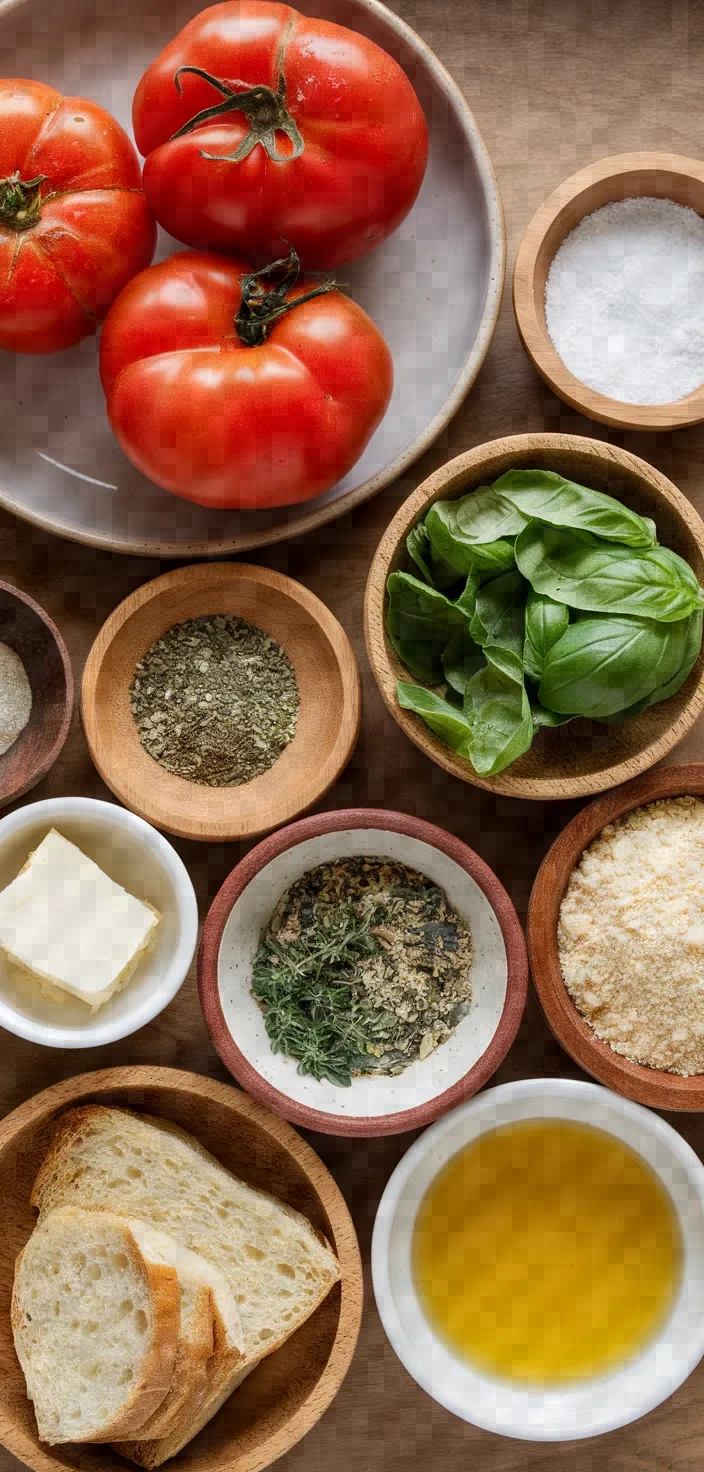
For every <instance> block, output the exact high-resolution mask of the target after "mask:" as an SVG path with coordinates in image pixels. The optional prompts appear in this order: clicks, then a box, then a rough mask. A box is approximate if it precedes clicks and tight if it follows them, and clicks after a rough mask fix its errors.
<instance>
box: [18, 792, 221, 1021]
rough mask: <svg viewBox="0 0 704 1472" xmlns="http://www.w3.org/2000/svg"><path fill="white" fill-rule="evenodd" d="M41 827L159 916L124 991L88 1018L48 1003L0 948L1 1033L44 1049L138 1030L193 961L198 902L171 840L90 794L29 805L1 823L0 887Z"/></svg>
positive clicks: (82, 1011)
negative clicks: (74, 847)
mask: <svg viewBox="0 0 704 1472" xmlns="http://www.w3.org/2000/svg"><path fill="white" fill-rule="evenodd" d="M50 828H56V829H57V831H58V832H59V833H61V834H62V835H63V837H64V838H68V839H69V840H70V841H71V843H75V844H76V845H77V847H78V848H80V849H82V850H83V852H84V853H85V854H87V855H88V857H89V858H91V859H93V860H94V861H95V863H96V864H99V865H100V867H101V869H103V870H104V872H105V873H106V874H109V875H110V878H111V879H114V880H115V882H116V883H117V884H121V885H122V886H123V887H124V888H125V889H127V890H128V891H129V892H130V894H133V895H135V896H136V897H137V899H140V900H145V901H148V902H149V903H150V904H152V905H154V906H155V908H156V909H157V910H158V911H159V913H160V914H161V916H162V920H161V923H160V925H159V926H158V928H157V931H156V937H155V941H154V944H153V946H152V947H151V949H150V950H149V951H148V952H147V954H146V955H145V956H144V957H143V958H142V960H141V961H140V963H139V965H138V966H137V968H136V970H135V972H134V975H133V976H132V977H131V979H130V981H129V982H128V984H127V986H126V987H125V988H124V991H121V992H116V994H115V995H114V996H113V997H111V998H110V1000H109V1001H108V1002H106V1003H105V1005H104V1006H103V1007H101V1008H100V1009H99V1010H98V1011H97V1012H95V1013H92V1012H91V1011H90V1009H89V1008H88V1007H87V1006H85V1004H84V1003H82V1002H80V1001H79V1000H78V999H77V998H72V997H68V996H67V998H66V1001H61V1002H54V1001H51V1000H49V999H47V998H46V997H45V996H44V994H43V993H42V992H41V991H40V989H39V988H38V987H37V988H36V989H35V987H34V986H33V985H32V983H31V981H29V979H28V978H27V979H25V978H24V977H22V976H21V975H20V973H18V972H17V971H16V970H14V969H13V968H12V967H11V966H10V964H9V962H8V960H7V958H6V956H5V955H4V953H3V952H2V951H0V1027H4V1028H6V1029H7V1031H8V1032H13V1033H16V1034H17V1036H18V1037H21V1038H28V1039H29V1041H30V1042H33V1043H43V1044H44V1046H45V1047H49V1048H95V1047H98V1046H99V1045H100V1044H101V1043H113V1042H115V1040H116V1039H117V1038H125V1037H128V1036H129V1035H130V1033H133V1032H136V1031H137V1029H138V1028H140V1027H144V1026H145V1024H146V1023H147V1022H151V1020H152V1018H153V1017H156V1016H157V1014H158V1013H159V1012H162V1011H163V1009H164V1007H166V1006H167V1004H168V1003H169V1002H170V1001H171V1000H172V998H173V997H175V995H176V993H177V991H178V990H179V987H180V986H181V984H182V982H183V981H184V980H185V977H186V973H187V972H188V968H189V966H190V964H191V961H192V960H193V954H194V951H195V947H196V940H197V938H198V906H197V903H196V897H195V892H194V889H193V885H192V884H191V881H190V879H189V877H188V873H187V872H186V869H185V867H184V865H183V864H182V862H181V860H180V858H179V856H178V854H177V853H176V851H175V849H173V848H172V847H171V844H170V843H168V842H167V840H166V839H165V838H162V836H161V834H160V833H157V831H156V829H155V828H152V827H151V826H150V824H149V823H145V822H144V820H143V819H142V818H138V817H136V816H135V814H134V813H129V812H127V811H126V809H125V808H121V807H117V806H116V805H115V804H113V803H110V802H98V801H96V800H95V799H93V798H90V797H54V798H49V799H48V800H47V801H46V802H34V803H29V804H28V805H27V806H26V807H23V808H19V809H18V810H17V811H16V812H14V813H10V814H9V815H8V816H7V817H6V818H3V819H2V820H0V889H5V888H6V887H7V885H8V884H10V883H11V881H12V880H13V879H14V878H15V877H16V875H17V874H18V873H19V871H20V869H21V868H22V865H23V864H24V863H25V861H26V859H27V858H28V856H29V854H30V853H31V852H32V851H33V850H34V849H36V848H37V846H38V845H39V844H40V843H41V841H42V839H43V838H44V837H45V836H46V834H47V833H48V832H49V829H50Z"/></svg>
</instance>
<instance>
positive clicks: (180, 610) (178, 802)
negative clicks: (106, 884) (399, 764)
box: [81, 562, 361, 842]
mask: <svg viewBox="0 0 704 1472" xmlns="http://www.w3.org/2000/svg"><path fill="white" fill-rule="evenodd" d="M216 613H234V614H237V615H239V617H240V618H244V619H246V620H247V622H248V623H252V624H255V625H256V626H257V627H258V628H263V629H265V630H266V632H267V634H271V635H272V637H273V638H274V639H276V640H277V641H278V642H279V643H280V644H282V645H283V647H284V648H285V650H286V652H287V654H288V656H289V658H290V659H291V662H292V664H293V666H294V669H295V671H296V679H297V681H298V689H299V692H300V698H301V699H300V709H299V714H298V723H297V727H296V735H295V736H294V739H293V741H291V742H290V744H289V745H288V746H287V747H286V749H285V751H283V752H282V754H281V756H280V757H279V759H278V761H276V762H274V765H273V766H272V767H270V768H269V771H268V772H263V773H262V775H261V776H260V777H255V778H254V780H253V781H252V782H247V783H245V784H243V785H242V786H241V787H203V786H200V785H199V784H198V783H195V782H188V781H186V780H185V779H184V778H183V777H174V776H172V774H171V773H170V772H167V771H166V770H165V769H164V767H161V766H159V765H158V763H157V762H155V761H154V760H153V758H152V757H150V756H148V755H147V753H146V751H145V750H144V748H143V746H142V745H141V743H140V740H139V736H138V733H137V727H136V724H135V721H134V718H133V716H132V711H131V709H130V687H131V684H132V680H133V678H134V670H135V665H136V663H137V661H138V660H139V659H141V657H142V655H143V654H146V652H147V650H148V649H150V648H151V646H152V644H153V643H154V641H155V639H159V638H160V637H161V635H162V634H165V633H166V630H167V629H170V628H171V627H172V625H173V624H176V623H181V622H183V621H184V620H185V619H189V618H198V617H199V616H200V615H201V614H216ZM81 700H82V714H83V725H84V728H85V733H86V739H87V741H88V746H89V748H90V754H91V756H92V758H93V761H94V762H95V765H96V767H97V768H98V771H99V772H100V775H101V777H102V778H103V781H105V782H107V785H108V787H109V788H110V789H111V790H112V791H113V792H114V793H115V796H116V797H119V799H120V802H122V803H124V804H125V807H128V808H131V809H132V811H133V812H135V813H139V815H140V817H142V818H146V819H147V820H148V822H150V823H153V824H154V825H155V826H156V827H157V828H165V829H166V830H167V832H168V833H176V834H178V835H179V836H180V837H182V838H199V839H203V840H213V841H221V842H222V841H229V840H234V839H240V838H252V837H254V836H255V834H259V833H266V832H268V831H269V829H270V828H278V827H279V826H280V825H281V824H282V823H289V822H290V821H291V819H292V818H296V817H298V815H299V814H300V813H303V812H305V810H306V808H309V807H311V806H312V804H313V803H314V802H317V801H318V799H319V798H321V797H322V796H323V794H324V793H325V792H327V790H328V788H329V787H331V786H332V784H333V782H335V781H336V780H337V778H338V777H339V775H340V772H341V771H342V770H343V768H344V767H345V766H346V765H347V763H348V761H349V759H350V756H351V755H352V751H353V750H354V746H355V743H356V740H357V736H358V734H359V722H360V718H361V703H360V688H359V672H358V670H357V665H356V663H355V658H354V654H353V653H352V649H351V646H350V643H349V640H348V638H347V635H346V634H345V632H344V630H343V629H341V627H340V625H339V624H338V622H337V619H335V618H333V615H332V614H331V613H330V611H329V609H327V608H326V607H325V604H324V603H321V602H320V599H318V598H316V597H315V596H314V595H313V594H312V593H309V592H308V589H307V588H304V587H303V586H302V585H301V584H300V583H294V582H293V580H292V578H286V577H283V576H282V575H281V573H278V572H271V571H270V570H269V568H266V567H251V566H249V565H248V564H247V563H244V562H216V563H207V562H206V563H198V564H196V566H192V567H182V568H179V569H178V570H177V571H175V572H168V573H165V574H164V575H163V577H160V578H154V580H153V582H151V583H145V584H144V586H143V587H142V588H138V589H137V591H136V593H132V594H131V595H130V597H129V598H125V600H124V602H122V603H120V605H119V607H118V608H116V609H115V611H114V613H111V615H110V617H109V619H107V621H106V623H104V624H103V627H102V629H101V630H100V633H99V634H98V637H97V639H96V641H95V643H94V645H93V647H92V649H91V651H90V654H89V655H88V660H87V663H86V667H85V670H84V673H83V688H82V696H81Z"/></svg>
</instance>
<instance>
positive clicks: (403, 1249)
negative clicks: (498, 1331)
mask: <svg viewBox="0 0 704 1472" xmlns="http://www.w3.org/2000/svg"><path fill="white" fill-rule="evenodd" d="M524 1119H564V1120H574V1121H576V1122H578V1123H580V1124H587V1125H591V1126H592V1128H594V1129H599V1130H603V1131H605V1132H606V1133H607V1134H610V1135H614V1136H615V1137H616V1138H617V1139H618V1140H620V1141H622V1142H623V1144H624V1145H627V1146H629V1147H630V1149H631V1150H634V1151H635V1152H636V1154H637V1155H639V1156H640V1157H641V1159H642V1160H643V1161H645V1163H646V1165H648V1166H649V1167H650V1169H651V1170H653V1171H654V1172H655V1174H656V1175H657V1176H658V1177H659V1179H660V1181H661V1182H662V1185H663V1186H664V1187H665V1189H666V1191H667V1192H668V1195H669V1197H670V1200H671V1202H672V1204H673V1206H674V1209H675V1212H676V1214H677V1218H678V1221H679V1226H680V1232H681V1236H682V1244H683V1249H684V1250H683V1266H682V1276H681V1281H680V1283H679V1287H678V1288H677V1290H676V1293H675V1298H674V1301H673V1303H672V1306H671V1309H670V1312H669V1314H668V1317H667V1319H666V1320H665V1322H664V1323H663V1325H662V1327H661V1328H660V1330H659V1331H658V1333H656V1335H655V1337H654V1338H653V1339H651V1340H650V1342H649V1343H647V1344H646V1345H645V1346H644V1347H643V1349H642V1350H641V1351H640V1352H639V1353H638V1354H637V1355H635V1356H634V1357H633V1358H631V1359H630V1360H628V1361H627V1362H626V1363H625V1364H623V1365H622V1366H621V1367H620V1368H619V1369H617V1370H614V1371H612V1372H611V1373H610V1374H606V1375H599V1376H594V1377H593V1378H592V1379H589V1380H586V1381H582V1382H580V1383H575V1384H572V1385H564V1386H560V1387H559V1388H558V1389H549V1390H538V1389H531V1388H525V1387H524V1386H518V1385H514V1384H512V1383H511V1382H510V1381H507V1380H499V1379H496V1378H494V1377H492V1376H491V1375H486V1374H484V1373H482V1372H481V1371H479V1370H475V1369H474V1368H473V1367H472V1366H470V1365H469V1364H468V1363H466V1362H465V1361H463V1360H461V1359H460V1358H459V1356H457V1355H455V1354H454V1353H453V1352H452V1351H451V1350H450V1349H449V1348H448V1347H447V1346H446V1345H445V1343H444V1342H443V1341H442V1340H441V1339H440V1338H439V1336H438V1335H437V1334H436V1333H435V1331H434V1329H433V1328H432V1327H431V1325H430V1323H429V1322H428V1320H427V1319H426V1317H425V1313H424V1311H423V1308H422V1305H421V1302H420V1299H419V1297H418V1294H417V1292H416V1288H415V1282H414V1277H413V1270H412V1257H411V1252H412V1242H413V1231H414V1226H415V1221H416V1216H417V1214H418V1209H419V1207H420V1204H421V1202H422V1200H423V1198H424V1196H425V1194H426V1192H427V1190H428V1188H429V1187H430V1185H431V1183H432V1181H433V1180H434V1179H435V1177H436V1176H437V1174H438V1172H439V1171H440V1170H442V1168H443V1167H444V1166H445V1165H446V1164H447V1162H448V1161H449V1160H451V1159H452V1157H453V1156H454V1155H456V1154H457V1153H458V1151H460V1150H462V1149H463V1148H464V1146H466V1145H467V1144H469V1143H470V1141H472V1140H476V1139H477V1138H478V1137H479V1136H480V1135H483V1134H486V1133H488V1132H489V1131H491V1130H494V1129H497V1128H498V1127H500V1126H502V1125H509V1124H512V1123H514V1122H515V1121H517V1120H524ZM372 1278H373V1283H374V1294H375V1297H376V1303H377V1308H378V1310H379V1314H380V1317H381V1321H382V1324H383V1326H384V1329H385V1331H386V1334H387V1336H388V1338H389V1340H390V1343H391V1345H392V1347H393V1349H394V1350H395V1352H396V1354H397V1355H398V1357H399V1359H400V1360H401V1363H402V1364H403V1365H404V1366H405V1368H406V1370H407V1371H408V1373H409V1375H412V1376H413V1379H414V1380H416V1381H417V1383H418V1384H419V1385H420V1386H422V1388H423V1390H425V1391H427V1393H428V1395H430V1396H432V1398H433V1400H436V1401H437V1402H438V1403H439V1404H440V1405H441V1406H444V1407H445V1409H446V1410H448V1411H451V1412H452V1413H453V1415H455V1416H459V1417H460V1418H461V1419H462V1420H463V1421H469V1422H470V1423H471V1424H472V1425H474V1426H480V1427H482V1428H483V1429H484V1430H487V1431H495V1432H497V1433H498V1434H499V1435H501V1436H510V1437H515V1438H517V1439H519V1440H522V1441H579V1440H582V1439H584V1438H585V1437H591V1436H600V1435H601V1434H602V1433H603V1432H605V1431H614V1430H615V1429H616V1428H617V1427H619V1426H627V1425H629V1424H630V1423H631V1422H632V1421H637V1420H638V1419H639V1417H641V1416H644V1415H646V1413H647V1412H648V1411H652V1410H653V1408H654V1407H655V1406H657V1405H660V1403H661V1402H662V1401H664V1400H666V1399H667V1398H668V1396H670V1395H672V1393H673V1391H675V1390H676V1389H677V1388H678V1386H679V1385H681V1384H682V1383H683V1381H685V1380H686V1379H687V1376H688V1375H690V1374H691V1372H692V1370H693V1369H694V1367H695V1365H697V1364H698V1363H699V1360H700V1359H701V1358H702V1355H704V1165H702V1162H701V1161H700V1160H699V1158H698V1156H696V1155H695V1153H694V1151H693V1150H692V1149H691V1148H690V1146H689V1145H688V1144H687V1143H686V1141H685V1140H683V1139H682V1138H681V1136H680V1135H678V1134H677V1133H676V1131H675V1130H673V1129H672V1127H671V1126H670V1125H669V1124H666V1123H665V1121H664V1120H662V1119H660V1117H659V1116H658V1115H657V1114H653V1113H651V1111H650V1110H648V1109H644V1108H642V1106H641V1105H639V1104H633V1103H631V1101H630V1100H628V1099H622V1098H621V1097H620V1095H618V1094H612V1093H611V1092H610V1090H609V1089H604V1088H601V1087H599V1086H598V1085H596V1084H589V1083H581V1082H578V1081H577V1080H573V1079H563V1078H550V1079H541V1078H531V1079H523V1080H521V1081H520V1082H519V1083H510V1084H503V1085H502V1086H501V1087H500V1088H496V1089H488V1090H487V1091H486V1092H485V1093H483V1094H480V1095H479V1097H478V1098H476V1099H473V1100H472V1101H471V1102H470V1103H468V1104H464V1105H463V1106H462V1107H461V1108H460V1109H455V1110H454V1111H453V1112H452V1113H451V1114H448V1115H446V1116H445V1118H444V1119H442V1120H440V1121H439V1122H438V1123H437V1124H435V1125H434V1126H433V1128H432V1129H429V1130H426V1132H425V1134H424V1135H422V1136H421V1138H420V1139H419V1140H417V1141H416V1142H415V1144H414V1145H412V1146H411V1148H410V1150H409V1151H408V1152H407V1154H406V1155H404V1157H403V1159H402V1160H401V1162H400V1164H399V1165H398V1166H397V1167H396V1170H395V1171H394V1173H393V1175H392V1177H391V1179H390V1181H389V1183H388V1185H387V1187H386V1190H385V1191H384V1195H383V1196H382V1198H381V1202H380V1205H379V1210H378V1212H377V1216H376V1222H375V1224H374V1237H373V1242H372Z"/></svg>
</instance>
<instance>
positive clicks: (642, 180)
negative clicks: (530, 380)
mask: <svg viewBox="0 0 704 1472" xmlns="http://www.w3.org/2000/svg"><path fill="white" fill-rule="evenodd" d="M637 198H649V199H668V200H672V201H673V202H674V203H675V204H679V205H684V206H686V207H687V208H689V209H693V210H695V211H696V212H697V214H698V215H701V216H704V163H703V162H701V161H699V160H697V159H691V158H680V157H679V156H678V155H677V154H672V153H621V154H615V155H614V156H612V157H611V158H602V159H599V160H598V162H597V163H593V164H588V165H587V167H586V168H584V169H580V171H579V173H577V174H572V175H571V177H570V178H569V179H565V181H564V183H562V184H560V185H559V187H558V188H557V189H556V190H555V191H554V193H552V194H551V195H550V196H549V197H548V199H546V200H545V202H544V203H543V204H542V205H541V206H540V209H539V210H538V211H537V212H536V214H535V215H534V216H533V219H532V220H531V221H530V224H529V225H528V228H527V229H526V232H525V235H524V236H523V239H522V241H521V244H520V246H519V249H518V254H517V256H516V265H515V269H514V275H513V309H514V312H515V315H516V324H517V326H518V331H519V333H520V336H521V340H522V342H523V346H524V348H525V350H526V352H527V353H528V356H529V358H530V359H531V361H532V363H533V365H534V367H535V368H536V369H537V371H538V373H539V374H540V375H541V377H542V378H543V379H544V380H545V382H546V383H547V384H548V385H549V386H550V388H551V389H552V390H553V391H554V393H556V394H558V395H559V397H560V398H561V399H564V400H565V403H567V404H570V405H571V406H572V408H573V409H577V410H578V411H579V413H580V414H586V415H587V417H588V418H590V419H597V420H599V421H600V422H601V423H602V424H611V425H614V426H615V427H616V428H619V429H641V430H643V429H644V430H653V431H654V430H666V431H669V430H673V429H682V428H683V427H684V426H685V425H688V424H699V423H700V422H701V421H702V420H704V384H702V386H701V387H699V388H696V389H695V390H694V392H693V393H690V394H687V395H686V396H685V397H684V398H682V399H678V400H676V401H674V402H672V403H667V404H626V403H621V401H620V400H618V399H612V398H609V397H608V395H607V394H601V393H597V391H596V390H595V389H592V388H589V387H588V386H587V384H584V383H582V382H580V380H579V379H578V378H575V376H574V374H573V373H570V371H569V369H568V368H566V367H565V364H564V363H563V361H562V359H561V357H560V356H559V354H558V352H557V349H556V348H555V346H554V344H553V342H552V339H551V337H550V334H549V332H548V329H547V324H546V321H545V283H546V281H547V277H548V274H549V271H550V267H551V265H552V263H553V260H554V259H555V256H556V255H557V252H558V250H559V249H560V246H561V245H562V243H563V241H564V240H565V239H566V237H567V236H568V235H569V234H570V232H571V231H572V230H574V228H575V226H577V225H579V224H580V223H581V221H582V220H583V219H585V217H586V216H587V215H591V214H593V213H594V212H595V211H596V210H599V209H601V208H602V207H603V206H604V205H607V204H614V203H615V202H616V201H617V200H623V199H637ZM688 325H689V324H688V323H687V322H686V321H683V323H682V327H683V329H684V330H685V331H686V330H687V328H688Z"/></svg>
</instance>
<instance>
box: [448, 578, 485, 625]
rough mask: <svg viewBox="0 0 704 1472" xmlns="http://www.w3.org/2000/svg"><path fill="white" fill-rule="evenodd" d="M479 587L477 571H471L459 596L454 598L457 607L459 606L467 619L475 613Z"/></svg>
mask: <svg viewBox="0 0 704 1472" xmlns="http://www.w3.org/2000/svg"><path fill="white" fill-rule="evenodd" d="M479 587H480V581H479V578H478V577H477V575H476V574H475V573H470V574H469V577H468V578H467V581H466V583H465V585H464V588H463V589H462V592H461V593H460V596H459V598H455V599H454V604H455V608H459V609H460V610H461V611H462V613H463V614H464V616H465V618H467V619H471V618H472V616H473V614H474V609H475V607H476V602H477V593H478V591H479Z"/></svg>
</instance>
